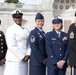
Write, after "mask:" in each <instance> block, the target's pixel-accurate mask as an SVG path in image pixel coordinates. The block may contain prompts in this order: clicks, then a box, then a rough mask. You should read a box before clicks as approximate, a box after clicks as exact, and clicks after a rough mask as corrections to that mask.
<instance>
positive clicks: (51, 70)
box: [47, 67, 66, 75]
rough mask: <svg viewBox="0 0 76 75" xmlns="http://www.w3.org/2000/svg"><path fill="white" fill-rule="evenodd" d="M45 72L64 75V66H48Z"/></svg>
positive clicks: (50, 74) (52, 74) (49, 74)
mask: <svg viewBox="0 0 76 75" xmlns="http://www.w3.org/2000/svg"><path fill="white" fill-rule="evenodd" d="M47 73H48V75H65V74H66V68H64V69H58V68H57V67H48V68H47Z"/></svg>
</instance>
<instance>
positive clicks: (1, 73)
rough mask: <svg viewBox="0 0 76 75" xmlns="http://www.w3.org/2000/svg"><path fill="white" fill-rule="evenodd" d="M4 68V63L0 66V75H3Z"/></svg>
mask: <svg viewBox="0 0 76 75" xmlns="http://www.w3.org/2000/svg"><path fill="white" fill-rule="evenodd" d="M4 68H5V65H2V66H0V75H3V73H4Z"/></svg>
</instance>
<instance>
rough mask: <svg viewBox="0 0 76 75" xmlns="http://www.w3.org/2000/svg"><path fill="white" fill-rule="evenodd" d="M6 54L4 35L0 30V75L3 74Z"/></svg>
mask: <svg viewBox="0 0 76 75" xmlns="http://www.w3.org/2000/svg"><path fill="white" fill-rule="evenodd" d="M0 24H1V20H0ZM6 52H7V45H6V40H5V35H4V33H3V31H1V30H0V75H3V72H4V66H5V65H4V64H5V55H6Z"/></svg>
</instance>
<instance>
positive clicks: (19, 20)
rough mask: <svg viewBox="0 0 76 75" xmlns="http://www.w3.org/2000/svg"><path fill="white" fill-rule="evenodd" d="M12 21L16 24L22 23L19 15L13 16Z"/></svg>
mask: <svg viewBox="0 0 76 75" xmlns="http://www.w3.org/2000/svg"><path fill="white" fill-rule="evenodd" d="M13 20H14V22H15V23H16V24H18V25H21V23H22V17H19V18H13Z"/></svg>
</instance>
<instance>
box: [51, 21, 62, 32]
mask: <svg viewBox="0 0 76 75" xmlns="http://www.w3.org/2000/svg"><path fill="white" fill-rule="evenodd" d="M53 29H55V30H57V31H59V30H61V29H62V23H61V22H58V23H54V24H53Z"/></svg>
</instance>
